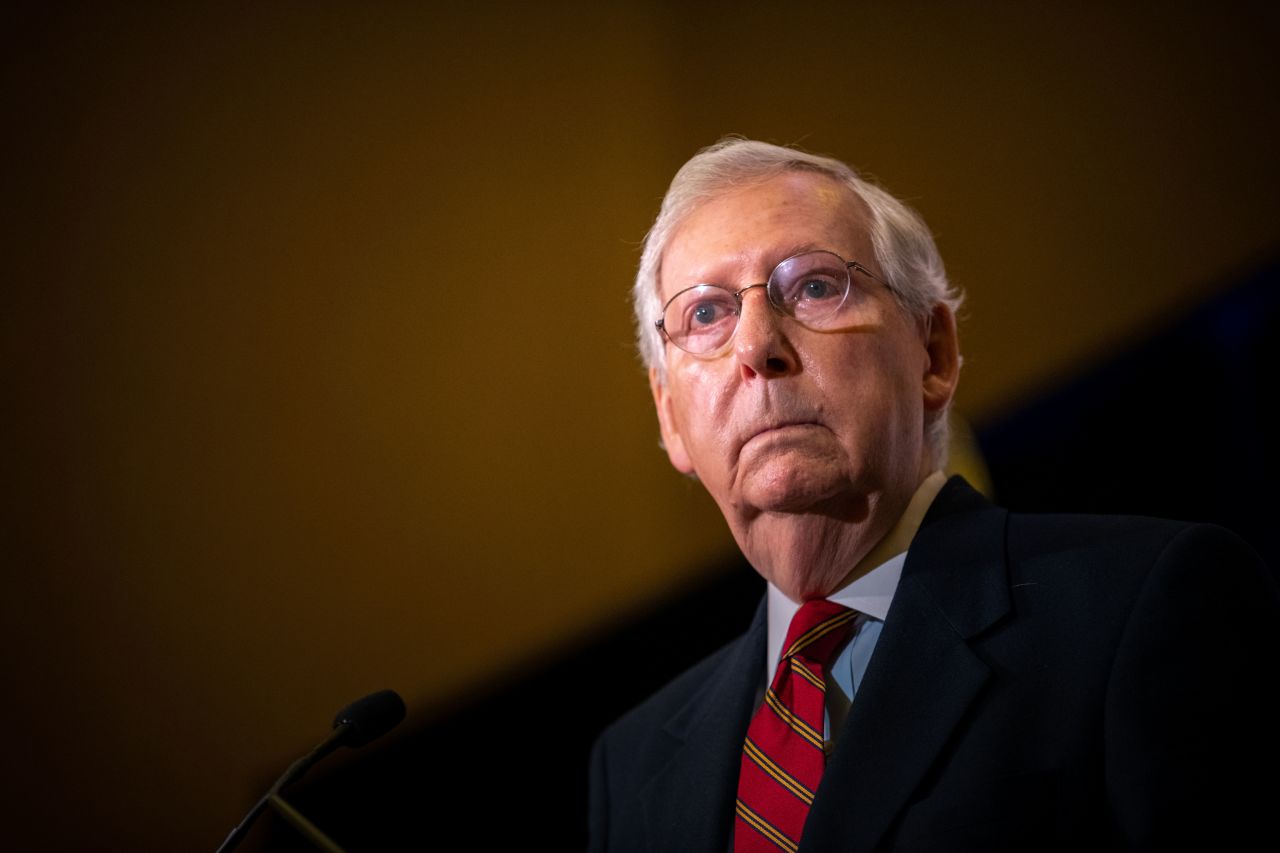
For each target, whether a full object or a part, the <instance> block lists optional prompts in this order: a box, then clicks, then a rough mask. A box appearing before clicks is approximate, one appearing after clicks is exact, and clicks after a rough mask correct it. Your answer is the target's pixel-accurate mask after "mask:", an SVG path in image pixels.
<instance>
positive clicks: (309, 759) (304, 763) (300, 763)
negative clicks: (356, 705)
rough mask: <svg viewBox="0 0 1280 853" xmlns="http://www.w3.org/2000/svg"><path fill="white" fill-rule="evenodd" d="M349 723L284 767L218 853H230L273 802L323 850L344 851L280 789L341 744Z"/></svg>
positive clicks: (336, 729) (341, 852)
mask: <svg viewBox="0 0 1280 853" xmlns="http://www.w3.org/2000/svg"><path fill="white" fill-rule="evenodd" d="M349 727H350V726H349V724H343V725H341V726H338V727H337V728H335V729H334V730H333V731H331V732H329V736H328V737H326V738H325V739H324V740H322V741H320V743H318V744H316V746H315V748H314V749H312V750H311V751H310V752H308V753H307V754H306V755H304V756H302V757H301V758H299V759H298V760H297V761H295V762H293V763H292V764H290V765H289V768H288V769H287V770H285V771H284V775H282V776H281V777H280V778H279V779H277V780H276V781H275V784H274V785H272V786H271V787H270V788H269V789H267V792H266V793H265V794H263V795H262V799H260V800H258V802H256V803H254V805H253V808H251V809H249V813H248V814H247V815H245V816H244V820H242V821H240V823H239V825H237V826H236V828H235V829H233V830H231V834H230V835H228V836H227V838H226V840H225V841H223V842H222V846H220V847H219V848H218V850H217V853H229V851H231V850H234V849H235V848H236V847H237V846H238V845H239V844H240V842H241V841H243V840H244V837H245V836H246V835H248V833H249V827H251V826H252V825H253V822H254V821H255V820H257V818H258V815H260V814H262V811H263V809H265V808H266V807H267V806H268V805H270V806H272V807H273V808H274V809H275V810H276V811H277V812H279V813H280V814H281V815H283V816H284V817H285V819H286V820H288V821H289V823H291V824H293V826H294V828H296V829H297V830H298V831H299V832H301V833H302V834H303V835H304V836H306V837H307V839H308V840H310V841H311V842H313V843H315V844H316V845H317V846H319V847H320V849H321V850H327V851H330V853H332V851H337V853H343V850H342V848H341V847H339V846H338V845H336V844H334V843H333V841H331V840H330V839H329V837H328V836H326V835H325V834H324V833H323V832H321V831H320V830H319V829H317V828H316V826H315V825H314V824H313V823H311V821H309V820H307V819H306V818H305V817H303V816H302V814H301V813H300V812H299V811H298V810H297V809H295V808H294V807H293V806H291V805H289V804H288V803H286V802H285V801H284V800H283V799H282V798H281V797H280V791H282V790H283V789H284V788H285V787H286V786H287V785H289V784H290V783H292V782H294V781H295V780H297V779H298V778H300V777H301V776H302V774H303V773H306V772H307V771H308V770H310V769H311V767H312V765H313V764H315V763H316V762H317V761H319V760H320V759H322V758H324V757H325V756H326V755H328V754H329V753H331V752H333V751H334V750H335V749H337V748H338V747H339V746H341V745H342V741H343V739H344V738H346V736H347V730H348V728H349ZM326 845H327V846H326Z"/></svg>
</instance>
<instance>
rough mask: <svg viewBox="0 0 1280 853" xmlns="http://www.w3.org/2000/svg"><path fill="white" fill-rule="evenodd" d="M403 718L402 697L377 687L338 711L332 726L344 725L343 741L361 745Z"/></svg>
mask: <svg viewBox="0 0 1280 853" xmlns="http://www.w3.org/2000/svg"><path fill="white" fill-rule="evenodd" d="M403 719H404V700H403V699H401V698H400V694H399V693H397V692H395V691H394V690H379V691H378V692H377V693H370V694H369V695H368V696H366V697H364V698H363V699H357V700H356V701H354V702H352V703H351V704H350V705H348V706H347V707H345V708H343V709H342V710H341V711H339V712H338V716H336V717H334V718H333V727H334V728H335V729H336V728H338V727H340V726H346V727H347V734H346V737H344V738H343V743H345V744H346V745H347V746H364V745H365V744H366V743H368V742H369V741H371V740H377V739H378V738H380V737H382V736H383V735H385V734H386V733H387V732H389V731H391V730H392V729H394V728H395V727H396V726H397V725H399V724H400V721H401V720H403Z"/></svg>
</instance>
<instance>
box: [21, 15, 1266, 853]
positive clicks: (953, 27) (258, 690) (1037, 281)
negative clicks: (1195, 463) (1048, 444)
mask: <svg viewBox="0 0 1280 853" xmlns="http://www.w3.org/2000/svg"><path fill="white" fill-rule="evenodd" d="M1064 5H1071V6H1074V7H1075V8H1072V9H1063V8H1059V7H1060V6H1064ZM170 6H172V8H170ZM1033 7H1034V8H1033ZM0 34H2V35H3V42H2V44H3V56H2V57H0V71H2V73H3V78H2V80H0V87H2V88H0V96H2V97H3V103H4V106H5V109H4V112H5V116H6V121H5V127H6V130H5V136H6V137H7V142H8V146H7V148H8V154H7V155H6V157H5V166H6V169H5V172H6V176H5V180H4V187H5V202H4V205H3V211H4V212H3V220H2V221H0V224H2V225H3V229H4V230H3V233H4V246H5V249H4V261H3V264H4V269H5V270H6V274H5V282H4V288H3V297H2V299H3V301H2V302H0V308H2V309H3V311H2V312H0V328H2V329H3V331H4V337H3V345H4V350H3V352H4V382H5V386H4V387H5V394H4V399H5V403H6V404H5V406H4V417H3V424H4V431H5V432H4V434H5V437H6V439H7V440H6V441H5V444H6V450H5V454H4V463H3V468H2V469H0V472H2V473H3V479H4V482H5V494H6V510H5V513H4V516H5V523H4V531H3V536H4V539H3V543H0V544H2V545H3V557H2V558H0V559H3V564H4V594H3V605H0V615H2V616H3V630H4V634H3V644H4V647H3V653H2V656H0V659H2V660H3V666H4V669H3V676H4V680H5V684H6V685H7V686H8V690H9V694H10V696H9V698H8V700H7V701H6V702H5V703H4V704H5V706H6V709H5V714H4V717H5V722H6V729H7V730H8V732H9V733H10V737H9V739H8V741H7V748H6V758H5V764H6V766H7V770H6V773H5V774H4V775H5V777H6V778H5V783H4V784H5V791H4V792H3V801H4V802H5V808H6V810H9V809H12V814H10V815H7V816H6V817H5V826H6V835H8V836H9V838H10V839H13V838H15V837H16V839H17V840H18V842H19V846H18V847H15V848H14V849H20V848H22V849H26V848H24V846H23V843H21V842H23V841H24V839H25V840H26V842H27V846H28V847H29V846H35V845H37V844H38V845H40V846H52V847H55V848H57V847H81V848H82V847H86V846H88V847H94V846H98V844H100V843H101V842H102V841H103V840H105V847H106V848H109V849H131V850H150V849H154V850H176V849H206V848H207V849H212V848H213V847H214V846H216V844H217V843H218V842H219V841H220V840H221V838H222V836H223V835H224V834H225V832H226V830H227V829H229V828H230V826H231V825H232V824H233V823H234V822H235V821H236V820H237V819H238V817H239V815H240V814H241V813H242V812H243V810H244V809H245V808H247V806H248V805H249V803H250V801H251V799H252V798H254V797H255V796H256V795H257V793H258V791H257V790H256V789H257V787H258V786H259V785H260V784H261V782H262V780H263V779H264V778H267V777H269V776H272V775H274V774H275V773H276V772H278V771H279V770H280V769H282V768H283V766H284V764H285V763H287V761H288V760H289V759H290V758H291V757H292V756H293V755H294V754H296V753H299V752H300V751H302V750H303V749H304V748H305V747H307V746H309V745H310V744H311V743H312V742H313V741H314V740H316V739H318V737H319V736H320V735H321V734H322V733H323V729H324V727H325V724H326V723H327V720H328V718H329V716H330V715H331V714H332V712H333V710H334V709H336V708H337V707H339V706H341V705H342V704H344V703H345V702H346V701H348V700H349V699H351V698H354V697H356V696H359V695H361V694H363V693H365V692H368V691H370V690H373V689H376V688H380V687H384V686H393V687H395V688H397V689H398V690H399V691H400V692H401V693H403V694H404V695H405V697H406V699H407V700H409V703H410V707H411V709H412V711H411V713H414V714H424V713H430V711H431V709H432V708H437V707H439V706H440V705H441V704H442V703H447V702H449V701H450V700H451V698H452V697H455V696H457V695H459V694H460V693H464V692H466V691H468V690H471V689H474V688H475V687H476V686H477V685H480V684H483V683H484V682H486V681H487V680H490V679H493V678H499V677H501V675H502V674H503V673H504V672H511V671H515V670H518V669H521V668H523V667H528V666H536V665H537V663H538V662H539V661H540V660H543V659H545V658H547V657H548V656H551V655H554V654H555V652H556V650H557V649H561V648H565V647H567V646H570V645H572V644H573V643H575V642H580V641H581V638H583V637H587V636H590V634H591V632H593V631H597V630H600V629H602V628H604V627H607V626H608V625H609V624H610V623H611V621H612V620H616V619H617V618H619V617H620V616H621V615H623V614H626V613H628V612H631V611H632V610H633V609H634V608H636V607H638V606H641V605H643V603H644V602H646V601H650V600H653V599H654V598H655V597H656V596H658V595H660V594H661V593H662V592H664V591H666V590H670V589H672V588H675V587H678V586H679V585H680V584H682V583H685V582H688V581H689V580H690V579H691V578H692V577H693V576H695V575H696V573H697V572H698V571H699V567H701V566H703V565H705V564H706V563H707V562H708V561H709V560H712V559H714V558H715V557H716V556H717V555H721V554H723V553H724V552H725V551H726V549H729V548H731V547H732V543H731V541H730V539H729V537H728V535H727V533H726V532H725V530H724V529H723V524H722V522H721V521H720V519H719V517H718V515H717V514H716V512H715V510H714V507H713V506H712V505H711V504H710V502H709V501H707V500H705V499H704V498H703V497H702V496H701V495H700V494H699V493H698V491H697V488H696V487H695V486H693V485H692V484H690V483H687V482H686V481H684V480H682V479H681V478H680V477H678V476H677V475H675V474H674V473H673V472H671V471H670V470H669V469H668V468H667V466H666V462H665V457H663V456H662V455H661V454H660V452H659V451H658V450H657V448H656V440H657V435H656V428H655V424H654V421H653V418H652V416H651V413H650V411H649V403H648V399H647V389H646V386H645V382H644V380H643V375H642V372H641V370H640V368H639V366H638V364H637V362H636V360H635V357H634V356H633V354H632V351H631V348H630V335H631V332H630V325H629V323H630V320H629V307H628V304H627V288H628V285H629V279H630V276H631V274H632V270H633V268H634V265H635V262H636V260H637V256H638V252H637V246H638V243H639V240H640V238H641V237H642V236H643V234H644V231H645V229H646V228H647V226H648V223H649V222H650V220H651V219H652V216H653V215H654V213H655V212H656V208H657V204H658V201H659V199H660V196H661V194H662V192H663V190H664V189H665V186H666V182H667V181H668V180H669V179H670V176H671V174H672V173H673V172H674V170H675V169H676V168H677V167H678V166H679V164H680V163H681V162H683V161H684V160H685V159H686V158H687V157H688V156H690V155H691V154H692V153H693V152H694V151H695V150H697V149H698V148H699V147H701V146H703V145H706V144H708V143H710V142H712V141H714V140H715V139H716V138H717V137H719V136H720V135H722V134H724V133H727V132H738V133H743V134H746V135H749V136H755V137H760V138H764V139H768V140H771V141H775V142H781V143H799V144H801V145H803V146H804V147H806V148H807V149H809V150H813V151H818V152H822V153H829V154H833V155H835V156H839V157H842V158H844V159H846V160H848V161H850V162H852V163H853V164H855V165H857V166H859V167H862V168H864V169H865V170H866V171H867V172H869V173H870V174H871V175H873V176H874V177H876V178H877V179H879V180H880V181H881V182H882V183H883V184H885V185H886V186H887V187H888V188H889V189H890V190H891V191H893V192H895V193H896V194H898V195H900V196H903V197H905V198H907V199H909V200H910V201H911V202H912V203H913V204H915V205H916V206H917V207H918V208H919V209H920V210H921V211H922V212H923V214H924V215H925V217H926V219H927V220H928V221H929V222H930V224H931V226H932V227H933V229H934V230H935V232H936V234H937V237H938V241H939V243H940V246H941V249H942V252H943V255H944V257H945V258H946V259H947V262H948V265H949V269H950V271H951V273H952V276H953V278H954V279H955V280H956V281H957V282H958V284H959V285H960V286H961V287H963V288H964V289H965V290H966V291H967V293H968V303H967V308H966V312H965V313H966V315H967V316H966V318H965V320H964V323H963V325H962V341H963V346H964V349H965V353H966V358H967V364H966V370H965V375H964V378H963V381H962V387H961V393H960V401H959V407H960V410H961V411H962V412H964V413H965V414H966V415H967V416H968V417H969V418H970V420H973V421H977V422H981V421H983V420H985V419H990V418H993V417H996V416H998V415H999V414H1000V413H1001V412H1003V411H1007V410H1009V409H1010V408H1011V407H1013V406H1016V404H1017V401H1018V400H1019V399H1020V397H1021V396H1022V395H1024V394H1026V393H1027V392H1029V391H1033V390H1034V389H1036V388H1040V387H1045V386H1046V385H1047V384H1050V383H1052V382H1054V381H1055V380H1057V379H1059V378H1061V377H1064V376H1068V375H1070V374H1071V373H1072V372H1073V371H1075V370H1077V369H1079V368H1080V367H1081V366H1082V365H1088V364H1090V363H1093V362H1095V361H1097V360H1098V359H1100V358H1103V357H1104V356H1105V354H1106V353H1107V352H1108V351H1109V350H1110V349H1111V348H1112V347H1114V346H1116V345H1117V344H1120V343H1123V342H1124V341H1126V340H1128V339H1131V338H1132V337H1133V336H1135V335H1139V334H1141V333H1142V332H1143V330H1144V329H1146V328H1149V327H1150V326H1151V325H1152V324H1153V323H1157V322H1159V321H1160V320H1161V319H1162V318H1165V317H1168V316H1171V315H1172V314H1174V313H1176V312H1177V311H1178V310H1180V309H1181V308H1183V307H1185V306H1188V305H1191V304H1194V303H1195V302H1196V301H1197V300H1199V299H1201V298H1203V297H1205V296H1206V295H1208V294H1209V293H1210V292H1212V289H1213V287H1214V285H1215V284H1216V283H1218V282H1223V281H1227V280H1229V279H1230V278H1231V277H1232V276H1233V275H1236V274H1239V273H1243V272H1247V271H1248V270H1249V269H1251V268H1252V267H1253V266H1254V265H1256V264H1258V263H1260V262H1262V261H1264V260H1266V259H1269V258H1271V257H1273V254H1274V252H1275V251H1276V250H1277V249H1278V248H1280V192H1277V190H1278V189H1280V180H1278V179H1280V165H1277V158H1276V156H1275V147H1276V138H1277V137H1276V128H1277V121H1276V120H1277V117H1278V115H1280V107H1278V106H1277V103H1280V101H1278V99H1277V98H1276V95H1275V92H1276V84H1277V82H1280V75H1278V74H1277V70H1278V67H1277V59H1276V52H1275V45H1276V43H1277V42H1278V41H1280V40H1278V39H1277V36H1280V24H1278V19H1277V13H1276V12H1274V11H1268V10H1266V9H1265V4H1261V3H1258V4H1252V5H1249V4H1227V6H1226V7H1225V8H1215V9H1212V10H1211V9H1210V8H1209V6H1208V5H1207V4H1184V5H1181V6H1179V5H1178V4H1173V5H1170V4H1167V3H1166V4H1154V3H1153V4H1149V5H1139V6H1129V7H1127V8H1126V9H1125V10H1123V11H1116V10H1114V9H1111V8H1109V7H1108V6H1106V5H1103V4H1022V3H997V4H989V3H942V2H936V3H922V2H914V3H913V2H908V3H878V2H877V3H852V2H840V3H834V2H832V3H817V4H805V3H801V4H797V5H793V6H791V7H786V8H785V9H784V7H782V6H779V5H778V4H775V3H771V4H764V3H759V4H755V3H727V2H725V3H706V4H686V3H676V2H647V3H631V4H626V5H620V6H618V7H616V8H612V7H609V4H588V3H549V4H514V3H511V4H497V3H493V4H491V3H474V4H460V5H456V6H453V7H450V8H447V9H444V8H441V7H439V6H438V5H436V4H411V3H326V4H319V3H299V4H194V5H193V4H154V5H153V6H150V7H148V6H146V5H140V4H89V3H85V4H58V5H56V6H54V5H53V4H49V6H45V5H42V4H23V5H20V6H17V7H10V8H9V9H8V10H7V11H2V12H0ZM1187 405H1195V402H1194V401H1193V400H1170V401H1169V411H1166V412H1160V413H1153V425H1154V424H1157V423H1159V422H1161V421H1162V420H1164V419H1168V418H1170V417H1175V418H1176V411H1177V408H1178V407H1179V406H1187ZM68 810H70V811H72V812H74V813H75V814H76V815H78V817H77V818H76V819H75V820H67V819H65V818H64V817H62V815H64V814H66V813H67V812H68ZM91 839H97V840H98V841H97V842H93V841H91Z"/></svg>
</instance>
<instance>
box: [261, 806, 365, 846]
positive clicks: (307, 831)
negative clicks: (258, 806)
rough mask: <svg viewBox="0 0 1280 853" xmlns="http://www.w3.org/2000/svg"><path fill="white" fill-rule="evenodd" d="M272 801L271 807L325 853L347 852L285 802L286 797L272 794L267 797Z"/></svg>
mask: <svg viewBox="0 0 1280 853" xmlns="http://www.w3.org/2000/svg"><path fill="white" fill-rule="evenodd" d="M267 799H268V801H269V802H270V803H271V808H273V809H275V810H276V813H277V814H279V815H280V816H281V817H283V818H284V819H285V820H287V821H289V823H291V824H293V828H294V829H296V830H298V832H299V833H301V834H302V836H303V837H304V838H306V839H307V840H308V841H310V842H311V843H312V844H314V845H315V846H316V847H317V848H319V849H320V850H323V851H325V853H346V851H345V850H343V849H342V848H341V847H339V846H338V845H337V844H334V843H333V839H332V838H330V837H329V836H327V835H325V834H324V833H323V832H321V831H320V828H319V827H318V826H316V825H315V824H314V823H312V822H311V821H309V820H307V819H306V817H305V816H303V814H302V812H300V811H298V810H297V809H295V808H294V807H293V806H291V805H289V804H288V803H287V802H285V800H284V797H282V796H280V795H279V794H271V795H270V796H268V797H267Z"/></svg>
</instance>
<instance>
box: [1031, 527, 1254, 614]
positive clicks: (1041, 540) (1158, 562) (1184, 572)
mask: <svg viewBox="0 0 1280 853" xmlns="http://www.w3.org/2000/svg"><path fill="white" fill-rule="evenodd" d="M1006 549H1007V554H1008V558H1009V563H1010V570H1011V572H1012V578H1011V580H1012V582H1013V583H1015V584H1017V583H1031V582H1037V581H1041V582H1043V581H1048V582H1053V581H1067V580H1068V579H1069V581H1070V585H1071V587H1073V588H1074V589H1075V590H1077V591H1079V592H1086V591H1088V590H1093V591H1094V592H1095V593H1097V594H1098V595H1106V596H1113V597H1114V596H1115V595H1116V594H1117V593H1121V598H1127V596H1125V595H1123V593H1122V591H1123V590H1128V591H1129V592H1130V593H1131V594H1132V595H1137V594H1138V593H1139V591H1140V590H1141V589H1143V588H1144V587H1145V586H1147V585H1148V584H1149V583H1150V582H1152V581H1153V579H1155V578H1159V581H1158V582H1160V583H1188V584H1191V583H1195V584H1204V583H1207V582H1209V581H1210V580H1212V586H1213V587H1215V588H1221V587H1222V586H1223V585H1225V584H1227V583H1229V582H1239V581H1245V582H1246V584H1247V585H1248V586H1251V587H1252V588H1254V589H1268V588H1274V587H1275V578H1274V576H1273V575H1272V572H1271V570H1270V569H1269V568H1268V567H1267V566H1266V565H1265V563H1263V561H1262V559H1261V558H1260V557H1259V556H1258V554H1257V552H1255V551H1254V550H1253V549H1252V548H1251V547H1250V546H1249V545H1248V544H1247V543H1246V542H1245V541H1244V540H1243V539H1241V538H1240V537H1239V536H1237V535H1236V534H1235V533H1232V532H1231V531H1230V530H1227V529H1226V528H1223V527H1219V526H1217V525H1213V524H1196V523H1190V522H1183V521H1171V520H1168V519H1161V518H1148V517H1144V516H1119V515H1117V516H1107V515H1048V514H1046V515H1039V514H1021V513H1010V515H1009V519H1008V525H1007V528H1006ZM1113 602H1114V603H1117V604H1118V603H1119V602H1118V601H1115V600H1114V598H1113Z"/></svg>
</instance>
